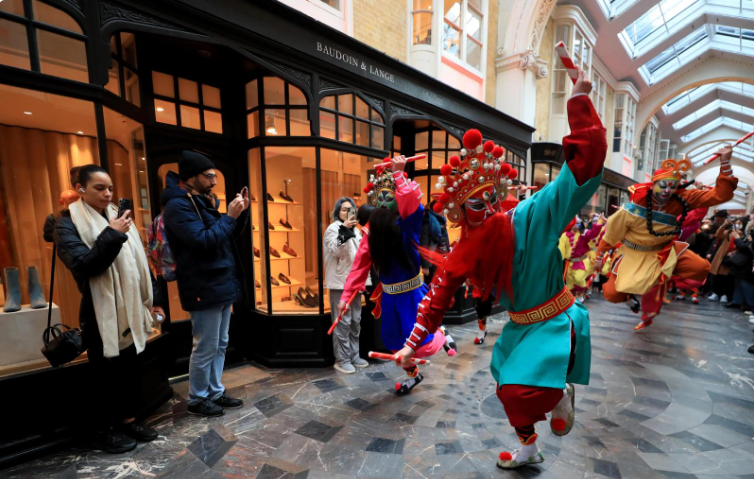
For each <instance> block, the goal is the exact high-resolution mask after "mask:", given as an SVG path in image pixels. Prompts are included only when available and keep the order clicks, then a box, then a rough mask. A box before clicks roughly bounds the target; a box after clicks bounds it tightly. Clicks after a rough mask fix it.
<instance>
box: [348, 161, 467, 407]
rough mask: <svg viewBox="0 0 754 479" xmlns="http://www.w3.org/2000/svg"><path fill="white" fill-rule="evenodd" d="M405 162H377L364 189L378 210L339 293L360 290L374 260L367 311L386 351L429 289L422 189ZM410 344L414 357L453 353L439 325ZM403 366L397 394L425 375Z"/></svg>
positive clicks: (405, 330) (397, 343)
mask: <svg viewBox="0 0 754 479" xmlns="http://www.w3.org/2000/svg"><path fill="white" fill-rule="evenodd" d="M386 160H387V159H386ZM405 166H406V158H405V157H403V156H398V157H395V158H393V159H392V162H391V168H385V167H382V166H380V167H378V168H377V171H376V174H375V175H374V176H373V177H372V178H371V181H370V182H369V184H368V185H367V187H366V188H365V189H364V191H365V192H366V193H367V194H368V195H369V197H370V198H371V201H372V204H373V205H375V206H377V210H376V211H375V212H374V213H372V216H370V217H369V223H368V224H367V226H365V227H364V228H363V229H362V234H363V235H364V237H363V238H362V240H361V243H360V244H359V249H358V251H357V252H356V257H355V258H354V263H353V266H352V267H351V272H350V273H349V274H348V277H347V278H346V282H345V285H344V287H343V294H342V295H341V298H350V297H351V296H352V295H353V293H354V292H355V291H357V290H358V291H364V289H365V285H366V280H367V277H368V276H369V271H370V269H371V267H372V265H374V267H375V270H376V271H377V274H378V275H379V279H380V281H381V283H380V284H379V285H377V288H376V289H375V291H374V293H372V297H371V298H370V299H371V300H372V301H375V302H376V303H377V306H376V307H375V309H374V311H373V313H372V314H373V315H374V317H375V318H381V319H382V330H381V334H382V341H383V343H385V346H386V347H387V348H388V349H390V350H391V351H397V350H399V349H400V348H401V347H402V346H403V343H404V342H405V341H406V338H407V337H408V335H409V334H410V333H411V329H412V327H413V324H414V318H416V308H417V305H418V304H419V301H421V298H422V297H423V296H424V295H425V293H426V292H427V291H428V288H427V285H425V284H424V279H423V277H422V274H421V258H420V256H419V252H418V250H417V247H418V246H417V245H418V244H419V236H420V233H421V227H422V220H423V218H424V207H423V206H422V204H421V198H422V192H421V188H420V187H419V184H418V183H416V182H415V181H411V180H409V179H408V178H407V175H406V173H405V172H404V171H403V168H404V167H405ZM346 308H348V304H347V303H346V302H345V301H344V300H343V301H341V302H340V303H339V304H338V313H339V314H340V313H342V312H343V311H345V310H346ZM415 347H416V348H417V351H418V353H419V354H418V355H417V358H426V357H429V356H432V355H434V354H435V353H437V352H438V351H439V350H440V349H443V348H445V350H446V351H447V352H448V354H449V355H451V356H453V355H455V354H456V351H455V349H453V347H454V341H453V338H452V337H451V336H450V335H449V334H446V333H445V331H444V330H441V331H439V332H438V334H435V335H431V336H429V337H426V338H423V340H422V341H420V342H417V343H415ZM404 370H405V371H406V374H407V376H408V377H407V378H406V379H405V380H404V381H403V382H399V383H397V384H396V387H395V390H396V393H397V394H406V393H408V392H410V391H411V389H413V388H414V387H415V386H416V385H417V384H419V383H420V382H421V381H422V379H423V378H424V376H422V374H421V373H420V372H419V367H418V366H416V365H406V366H405V367H404Z"/></svg>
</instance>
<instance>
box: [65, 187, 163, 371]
mask: <svg viewBox="0 0 754 479" xmlns="http://www.w3.org/2000/svg"><path fill="white" fill-rule="evenodd" d="M69 209H70V212H71V219H72V220H73V224H74V225H75V226H76V230H77V231H78V233H79V236H80V237H81V241H83V242H84V244H86V245H87V246H88V247H89V249H91V248H93V247H94V243H95V242H96V241H97V238H98V237H99V235H100V234H101V233H102V231H103V230H104V229H105V228H107V227H108V226H109V223H108V221H107V220H106V219H105V218H104V217H103V216H102V215H101V214H99V213H98V212H97V211H96V210H95V209H94V208H92V207H91V206H89V205H88V204H86V203H85V202H84V201H83V200H81V199H79V200H78V201H76V202H75V203H73V204H72V205H71V206H70V207H69ZM117 214H118V209H117V208H116V206H115V205H114V204H112V203H111V204H110V206H108V208H107V216H108V218H115V217H116V215H117ZM126 234H127V235H128V241H126V242H125V243H123V246H122V247H121V250H120V253H118V256H117V258H115V261H114V262H113V264H112V265H111V266H110V267H109V268H108V269H107V271H105V272H104V273H102V274H101V275H99V276H95V277H93V278H90V279H89V286H90V288H91V293H92V302H93V304H94V314H95V316H96V318H97V326H98V327H99V333H100V336H101V337H102V344H103V350H104V355H105V357H106V358H112V357H115V356H118V355H119V354H120V351H121V350H123V349H125V348H127V347H128V346H130V345H131V343H133V344H134V345H135V346H136V353H137V354H138V353H140V352H142V351H143V350H144V347H145V346H146V344H147V339H148V338H149V335H150V334H151V333H152V315H151V313H150V309H151V308H152V280H151V277H150V275H149V265H148V263H147V256H146V254H145V253H144V248H143V247H142V244H141V237H140V236H139V233H138V231H137V230H136V227H135V226H134V225H131V228H130V229H129V230H128V233H126ZM128 328H131V332H130V333H129V334H127V335H126V336H125V337H124V336H123V332H124V331H126V330H128Z"/></svg>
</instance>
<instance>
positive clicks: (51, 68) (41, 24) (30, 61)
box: [0, 0, 89, 82]
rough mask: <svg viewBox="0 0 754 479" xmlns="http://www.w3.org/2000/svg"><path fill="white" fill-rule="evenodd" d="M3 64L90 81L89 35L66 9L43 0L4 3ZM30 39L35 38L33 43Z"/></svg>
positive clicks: (0, 49)
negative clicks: (87, 52)
mask: <svg viewBox="0 0 754 479" xmlns="http://www.w3.org/2000/svg"><path fill="white" fill-rule="evenodd" d="M0 11H2V12H3V13H6V14H8V17H7V18H1V19H0V31H3V32H5V34H3V35H0V63H2V64H4V65H8V66H12V67H16V68H23V69H25V70H33V71H38V72H41V73H44V74H47V75H53V76H57V77H61V78H67V79H69V80H75V81H80V82H88V81H89V69H88V66H87V58H86V40H87V39H86V36H85V35H84V34H83V30H82V28H81V25H79V24H78V22H77V21H76V20H74V19H73V17H71V16H70V15H68V14H67V13H65V12H64V11H63V10H60V9H59V8H56V7H54V6H52V5H49V4H47V3H44V2H42V1H40V0H33V1H32V2H30V3H27V4H25V2H23V1H22V0H5V1H3V2H0ZM30 39H34V41H32V42H31V43H30Z"/></svg>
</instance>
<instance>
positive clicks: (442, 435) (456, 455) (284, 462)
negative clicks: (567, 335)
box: [0, 298, 754, 479]
mask: <svg viewBox="0 0 754 479" xmlns="http://www.w3.org/2000/svg"><path fill="white" fill-rule="evenodd" d="M588 308H589V310H590V314H591V324H592V349H593V364H592V375H591V384H590V385H589V386H586V387H583V386H578V387H577V402H576V405H577V417H576V418H577V423H576V427H575V428H574V430H573V431H572V432H571V434H570V435H568V436H567V437H565V438H558V437H555V436H552V435H551V434H550V432H549V427H548V426H547V424H546V423H541V427H540V428H539V430H540V445H541V447H543V448H544V455H545V458H546V461H545V463H544V464H542V465H540V466H536V467H531V468H527V469H521V470H518V471H516V472H504V471H500V470H497V469H496V468H495V460H496V458H497V455H498V453H499V452H500V451H501V450H503V449H506V448H511V447H515V446H516V443H517V441H516V439H515V436H514V434H513V431H512V429H511V428H510V427H509V425H508V422H507V420H506V416H505V413H504V412H503V409H502V407H501V405H500V403H499V402H498V400H497V399H496V397H495V395H494V385H493V383H492V380H491V376H490V373H489V369H488V365H489V361H490V356H491V350H492V346H493V343H494V341H495V340H496V339H497V337H498V335H499V333H500V331H501V328H502V326H503V324H504V322H505V321H506V319H505V318H504V316H501V317H498V318H495V319H494V320H493V321H492V322H491V326H490V330H491V334H490V336H488V339H487V342H486V343H485V344H484V345H483V346H481V347H479V346H474V345H473V344H472V340H473V337H474V334H475V329H476V323H471V324H468V325H465V326H461V327H454V328H451V330H452V334H453V335H454V336H455V337H456V338H457V340H458V345H459V349H460V351H459V353H460V354H459V355H457V356H455V357H453V358H450V357H448V356H446V355H444V354H440V355H438V356H436V357H435V358H433V364H432V365H431V366H429V367H427V368H426V369H425V374H426V376H427V379H426V380H425V381H424V382H423V383H422V384H421V385H420V386H418V387H417V388H416V389H415V390H414V392H413V393H412V394H410V395H408V396H406V397H401V398H398V397H395V396H394V394H393V384H394V382H395V380H396V379H397V378H401V374H402V372H401V371H399V370H398V369H397V368H396V367H395V366H394V365H391V364H373V365H372V366H371V367H370V368H368V369H366V370H364V371H360V372H358V373H357V374H354V375H351V376H344V375H339V374H337V373H335V372H334V371H333V370H332V369H322V370H312V369H308V370H268V369H265V368H261V367H257V366H255V365H244V366H241V367H239V368H236V369H233V370H231V371H227V372H226V375H225V382H226V386H227V387H228V388H229V390H230V393H231V394H232V395H236V396H239V397H242V398H243V399H244V400H245V402H246V405H245V406H244V408H242V409H240V410H236V411H233V412H228V413H227V414H226V415H225V416H224V417H222V418H218V419H199V418H196V417H194V416H188V415H187V414H186V402H185V394H186V389H187V388H186V384H185V383H181V384H177V385H175V390H176V396H175V398H174V400H173V401H171V403H170V404H167V405H166V406H165V407H163V408H162V409H161V410H160V411H158V412H157V413H156V414H155V415H154V416H153V417H151V418H150V420H149V423H150V424H151V425H153V426H154V427H156V428H157V429H158V430H159V432H160V438H159V439H158V440H156V441H155V442H153V443H150V444H146V445H141V446H139V448H138V449H137V450H136V451H134V452H133V453H130V454H127V455H122V456H109V455H106V454H103V453H98V452H91V451H88V450H85V449H75V450H70V451H66V452H64V453H59V454H56V455H53V456H49V457H46V458H44V459H41V460H37V461H34V462H32V463H28V464H25V465H23V466H19V467H16V468H14V469H12V470H6V471H2V472H0V477H5V478H14V479H15V478H34V479H46V478H65V479H74V478H109V479H125V478H147V477H150V478H151V477H159V478H181V479H184V478H186V479H191V478H206V479H219V478H223V477H224V478H255V477H256V478H258V479H272V478H280V479H282V478H286V479H292V478H296V479H300V478H309V479H315V478H316V479H319V478H326V479H345V478H354V477H370V478H410V479H414V478H426V479H428V478H439V477H446V478H457V479H461V478H464V479H471V478H474V479H476V478H519V477H522V478H529V477H541V478H562V479H569V478H587V477H588V478H612V479H621V478H623V479H628V478H641V479H653V478H671V479H686V478H695V477H698V478H712V477H715V478H726V477H727V478H730V477H742V478H748V479H754V356H753V355H750V354H748V353H747V351H746V349H747V348H748V347H749V345H750V344H751V343H752V342H754V334H752V331H751V325H750V324H749V323H748V320H747V318H746V317H745V316H744V315H743V314H741V313H740V312H730V311H729V310H725V309H723V308H721V307H720V306H719V305H718V304H716V303H708V302H706V301H704V300H703V302H702V304H701V305H698V306H694V305H692V304H690V303H689V302H685V303H674V304H671V305H668V306H666V308H665V314H663V315H662V316H661V317H660V318H659V319H658V320H657V321H656V324H655V325H654V326H652V328H650V329H649V330H647V331H644V332H641V333H635V332H634V331H633V326H634V324H635V323H636V322H637V317H636V316H635V315H633V314H631V313H630V311H628V310H627V309H626V308H625V306H616V305H611V304H608V303H606V302H605V301H603V300H602V299H601V298H597V299H593V300H592V301H590V302H589V303H588Z"/></svg>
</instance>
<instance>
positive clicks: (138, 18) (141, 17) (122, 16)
mask: <svg viewBox="0 0 754 479" xmlns="http://www.w3.org/2000/svg"><path fill="white" fill-rule="evenodd" d="M114 21H124V22H128V23H136V24H139V25H148V26H151V27H160V28H167V29H169V30H178V31H182V32H187V33H193V32H190V31H189V30H186V29H185V28H183V27H180V26H178V25H175V24H172V23H169V22H165V21H163V20H160V19H158V18H155V17H152V16H150V15H148V14H146V13H144V12H137V11H134V10H131V9H128V8H125V7H122V6H120V5H115V4H112V3H109V2H100V22H101V24H102V25H105V24H107V23H110V22H114Z"/></svg>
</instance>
